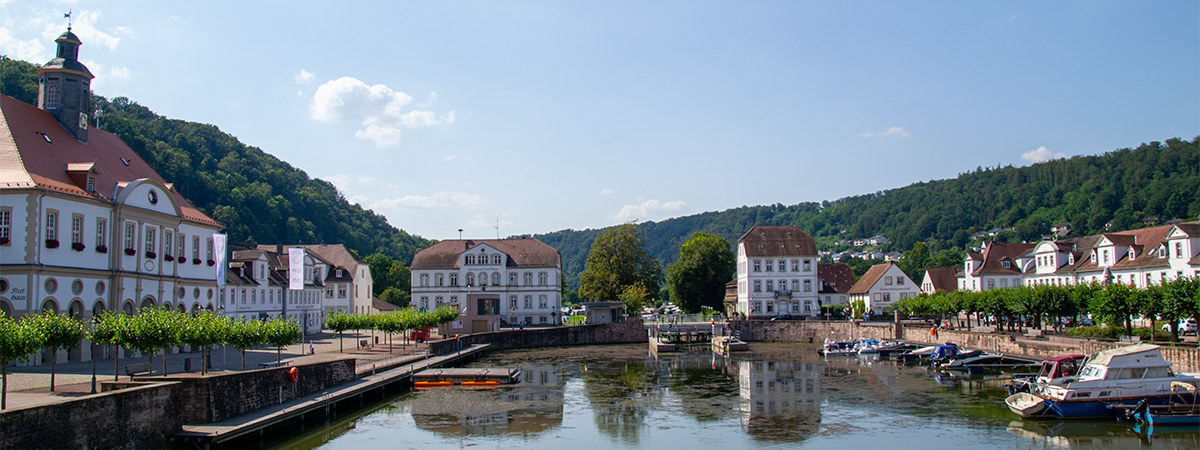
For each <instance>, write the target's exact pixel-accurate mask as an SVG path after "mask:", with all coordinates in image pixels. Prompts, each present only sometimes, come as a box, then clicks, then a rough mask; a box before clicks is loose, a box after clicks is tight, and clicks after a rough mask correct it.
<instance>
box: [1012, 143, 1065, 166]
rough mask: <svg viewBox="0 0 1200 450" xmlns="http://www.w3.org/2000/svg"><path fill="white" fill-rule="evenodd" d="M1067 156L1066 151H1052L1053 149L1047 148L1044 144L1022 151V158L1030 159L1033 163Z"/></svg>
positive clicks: (1023, 159) (1024, 159)
mask: <svg viewBox="0 0 1200 450" xmlns="http://www.w3.org/2000/svg"><path fill="white" fill-rule="evenodd" d="M1066 156H1067V155H1066V153H1057V152H1052V151H1050V149H1048V148H1046V146H1044V145H1043V146H1041V147H1038V148H1035V149H1033V150H1030V151H1027V152H1025V153H1022V154H1021V160H1022V161H1029V162H1031V163H1039V162H1042V161H1049V160H1052V159H1060V158H1065V157H1066Z"/></svg>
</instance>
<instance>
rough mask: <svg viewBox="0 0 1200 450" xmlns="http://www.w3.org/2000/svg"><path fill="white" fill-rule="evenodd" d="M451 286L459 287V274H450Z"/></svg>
mask: <svg viewBox="0 0 1200 450" xmlns="http://www.w3.org/2000/svg"><path fill="white" fill-rule="evenodd" d="M450 286H458V274H457V273H451V274H450Z"/></svg>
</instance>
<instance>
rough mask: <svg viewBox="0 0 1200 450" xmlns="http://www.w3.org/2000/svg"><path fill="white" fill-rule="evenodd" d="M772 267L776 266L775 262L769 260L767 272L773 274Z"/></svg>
mask: <svg viewBox="0 0 1200 450" xmlns="http://www.w3.org/2000/svg"><path fill="white" fill-rule="evenodd" d="M772 266H774V261H773V260H770V259H768V260H767V272H773V270H772Z"/></svg>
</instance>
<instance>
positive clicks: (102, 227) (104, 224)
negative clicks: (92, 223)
mask: <svg viewBox="0 0 1200 450" xmlns="http://www.w3.org/2000/svg"><path fill="white" fill-rule="evenodd" d="M107 242H108V220H105V219H96V247H100V246H107Z"/></svg>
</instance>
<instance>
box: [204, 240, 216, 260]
mask: <svg viewBox="0 0 1200 450" xmlns="http://www.w3.org/2000/svg"><path fill="white" fill-rule="evenodd" d="M204 254H205V255H208V260H209V261H214V260H213V240H212V238H208V239H205V242H204Z"/></svg>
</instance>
